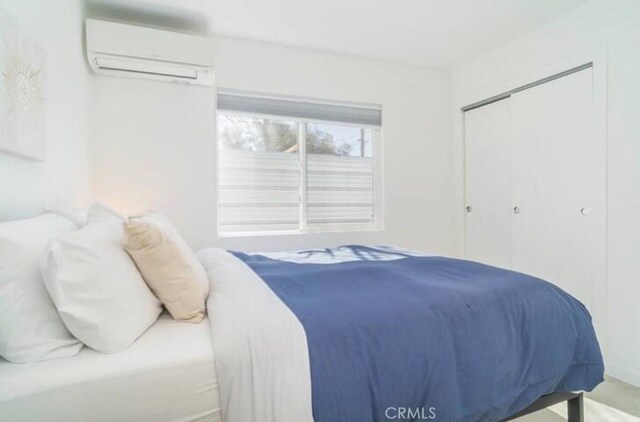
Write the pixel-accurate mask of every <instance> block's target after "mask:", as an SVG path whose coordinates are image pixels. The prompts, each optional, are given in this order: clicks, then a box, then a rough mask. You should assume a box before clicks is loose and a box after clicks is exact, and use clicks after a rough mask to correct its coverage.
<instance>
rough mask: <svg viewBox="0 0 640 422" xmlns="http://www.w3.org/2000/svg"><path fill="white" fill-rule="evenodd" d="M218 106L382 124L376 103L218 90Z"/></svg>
mask: <svg viewBox="0 0 640 422" xmlns="http://www.w3.org/2000/svg"><path fill="white" fill-rule="evenodd" d="M218 110H224V111H232V112H233V111H235V112H241V113H256V114H265V115H271V116H284V117H294V118H302V119H308V120H322V121H329V122H340V123H352V124H358V125H365V126H378V127H379V126H382V108H381V107H380V106H377V105H362V106H360V105H357V106H356V105H344V104H337V103H336V104H332V103H323V102H312V101H308V100H293V99H282V98H270V97H260V96H249V95H245V94H238V93H225V92H219V93H218Z"/></svg>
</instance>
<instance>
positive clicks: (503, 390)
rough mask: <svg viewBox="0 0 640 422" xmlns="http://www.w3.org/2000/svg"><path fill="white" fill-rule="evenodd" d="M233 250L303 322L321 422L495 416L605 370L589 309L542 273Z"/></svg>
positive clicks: (593, 381) (429, 260)
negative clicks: (288, 258) (309, 259)
mask: <svg viewBox="0 0 640 422" xmlns="http://www.w3.org/2000/svg"><path fill="white" fill-rule="evenodd" d="M351 248H353V250H354V251H355V252H356V253H358V254H361V255H363V256H366V254H367V252H368V251H369V249H368V248H366V247H359V246H352V247H351ZM235 255H236V256H237V257H239V258H240V259H241V260H243V261H244V262H245V263H246V264H248V265H249V266H250V267H251V268H252V269H253V270H254V271H255V272H256V273H257V274H258V275H259V276H260V277H261V278H262V279H263V280H264V281H265V283H266V284H267V285H268V286H269V287H270V288H271V289H272V290H273V291H274V292H275V293H276V294H277V295H278V296H279V297H280V299H281V300H282V301H283V302H284V303H285V304H286V305H287V306H288V307H289V308H290V309H291V311H293V313H294V314H295V315H296V316H297V318H298V319H299V320H300V322H301V323H302V325H303V327H304V330H305V332H306V335H307V342H308V346H309V358H310V366H311V368H310V369H311V382H312V395H313V414H314V419H315V421H316V422H340V421H345V422H368V421H388V420H389V421H390V420H395V421H398V420H404V421H406V420H415V421H424V420H435V421H497V420H500V419H502V418H505V417H507V416H509V415H511V414H514V413H516V412H517V411H519V410H521V409H523V408H525V407H526V406H528V405H529V404H530V403H532V402H533V401H535V400H536V399H537V398H539V397H540V396H542V395H545V394H549V393H552V392H561V391H575V390H587V391H589V390H591V389H593V388H594V387H595V386H596V385H597V384H599V383H600V382H602V380H603V372H604V366H603V362H602V356H601V353H600V348H599V346H598V342H597V339H596V336H595V333H594V329H593V326H592V323H591V317H590V315H589V312H588V311H587V309H586V308H585V307H584V306H583V305H582V304H581V303H580V302H579V301H577V300H576V299H574V298H573V297H572V296H570V295H569V294H567V293H565V292H564V291H562V290H561V289H559V288H557V287H555V286H554V285H552V284H550V283H547V282H545V281H543V280H540V279H537V278H534V277H531V276H527V275H524V274H519V273H516V272H513V271H508V270H503V269H498V268H494V267H490V266H487V265H482V264H478V263H474V262H469V261H464V260H457V259H448V258H442V257H424V256H411V255H404V254H400V255H401V256H398V258H399V259H394V260H382V261H378V260H355V261H349V262H338V263H333V264H326V263H325V264H314V263H293V262H285V261H282V260H278V259H271V258H268V257H265V256H261V255H246V254H242V253H235Z"/></svg>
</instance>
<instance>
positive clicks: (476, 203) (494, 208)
mask: <svg viewBox="0 0 640 422" xmlns="http://www.w3.org/2000/svg"><path fill="white" fill-rule="evenodd" d="M509 103H510V100H509V99H504V100H501V101H498V102H496V103H493V104H489V105H486V106H483V107H480V108H477V109H474V110H471V111H468V112H466V113H465V122H464V123H465V159H466V167H465V169H466V170H465V177H466V206H467V212H466V219H465V224H466V229H465V230H466V237H465V239H466V244H465V249H466V251H465V252H466V257H467V259H471V260H474V261H480V262H484V263H487V264H491V265H495V266H499V267H506V268H508V267H509V266H510V264H511V263H510V261H511V252H510V249H511V245H510V243H511V241H510V238H511V235H510V231H511V227H510V225H511V220H510V219H511V214H510V209H511V207H510V204H511V199H510V195H511V188H510V183H509V178H510V168H509V108H510V106H509Z"/></svg>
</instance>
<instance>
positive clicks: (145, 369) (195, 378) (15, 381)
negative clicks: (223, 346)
mask: <svg viewBox="0 0 640 422" xmlns="http://www.w3.org/2000/svg"><path fill="white" fill-rule="evenodd" d="M210 330H211V328H210V324H209V320H208V319H205V320H204V321H203V322H202V323H200V324H189V323H185V322H178V321H174V320H172V319H171V318H170V317H169V316H168V315H166V314H163V315H161V317H160V318H159V319H158V321H157V322H156V323H155V324H154V325H153V326H152V327H151V328H149V330H147V332H145V333H144V334H143V335H142V336H141V337H140V338H139V339H138V340H137V341H136V342H135V343H134V344H133V345H132V346H131V347H129V348H127V349H125V350H124V351H122V352H119V353H115V354H102V353H99V352H96V351H94V350H92V349H89V348H87V347H85V348H84V349H83V350H82V351H81V352H80V353H79V354H78V355H77V356H74V357H70V358H65V359H56V360H50V361H45V362H40V363H35V364H13V363H9V362H6V361H3V360H0V421H43V420H47V421H65V422H69V421H211V422H221V421H222V414H221V410H220V401H219V392H218V383H217V377H216V372H215V363H214V358H213V347H212V343H211V332H210Z"/></svg>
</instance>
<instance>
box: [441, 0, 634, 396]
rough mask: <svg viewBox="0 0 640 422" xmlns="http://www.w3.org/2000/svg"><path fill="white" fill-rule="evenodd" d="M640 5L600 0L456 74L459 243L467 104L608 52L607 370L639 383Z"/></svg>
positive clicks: (459, 237)
mask: <svg viewBox="0 0 640 422" xmlns="http://www.w3.org/2000/svg"><path fill="white" fill-rule="evenodd" d="M639 45H640V3H639V2H637V1H633V0H593V1H589V2H588V3H587V4H586V5H585V6H583V7H581V8H579V9H577V10H575V11H573V12H571V13H569V14H567V15H564V16H562V17H561V18H559V19H557V20H555V21H553V22H551V23H550V24H548V25H546V26H544V27H541V28H538V29H536V30H535V31H533V32H531V33H528V34H526V35H524V36H522V37H520V38H518V39H516V40H514V41H512V42H510V43H508V44H507V45H504V46H502V47H500V48H498V49H496V50H494V51H492V52H490V53H488V54H486V55H483V56H482V57H480V58H478V59H476V60H474V61H472V62H470V63H467V64H465V65H464V66H461V67H460V68H458V69H456V71H455V72H454V83H453V85H454V101H453V109H454V116H453V118H454V141H455V151H454V154H455V162H456V163H457V165H456V173H455V180H456V186H457V195H456V201H455V202H456V206H455V209H456V215H455V227H456V229H457V230H456V240H457V241H456V245H457V247H456V248H457V251H458V253H460V254H461V253H462V250H463V249H462V248H463V227H464V224H463V223H464V215H463V207H464V203H463V199H464V193H463V174H462V169H463V149H462V148H463V137H462V114H461V112H460V107H461V106H463V105H466V104H469V103H472V102H474V101H477V100H481V99H483V98H487V97H489V96H491V95H494V94H497V93H499V92H501V91H503V90H504V89H505V82H508V81H517V80H521V79H522V78H524V77H526V75H530V74H532V73H537V72H538V71H539V70H540V69H543V68H547V67H550V66H554V65H556V64H558V63H563V62H565V61H566V60H568V59H571V58H572V57H574V56H576V55H581V54H582V53H587V55H588V54H589V53H588V52H590V51H596V50H603V49H604V50H606V55H607V63H608V78H607V93H608V94H607V95H608V98H607V102H608V106H607V120H608V128H607V139H608V179H609V180H608V222H607V225H608V251H607V259H608V268H607V273H608V276H607V282H608V288H607V299H606V300H607V308H608V317H607V320H608V330H607V334H608V335H607V336H606V337H607V338H606V344H607V346H608V347H607V354H606V358H607V371H608V372H609V373H610V374H612V375H614V376H617V377H619V378H622V379H624V380H627V381H629V382H632V383H634V384H636V385H640V306H638V300H639V298H640V283H639V282H638V274H640V219H638V217H637V210H638V209H640V54H639V53H638V46H639Z"/></svg>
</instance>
